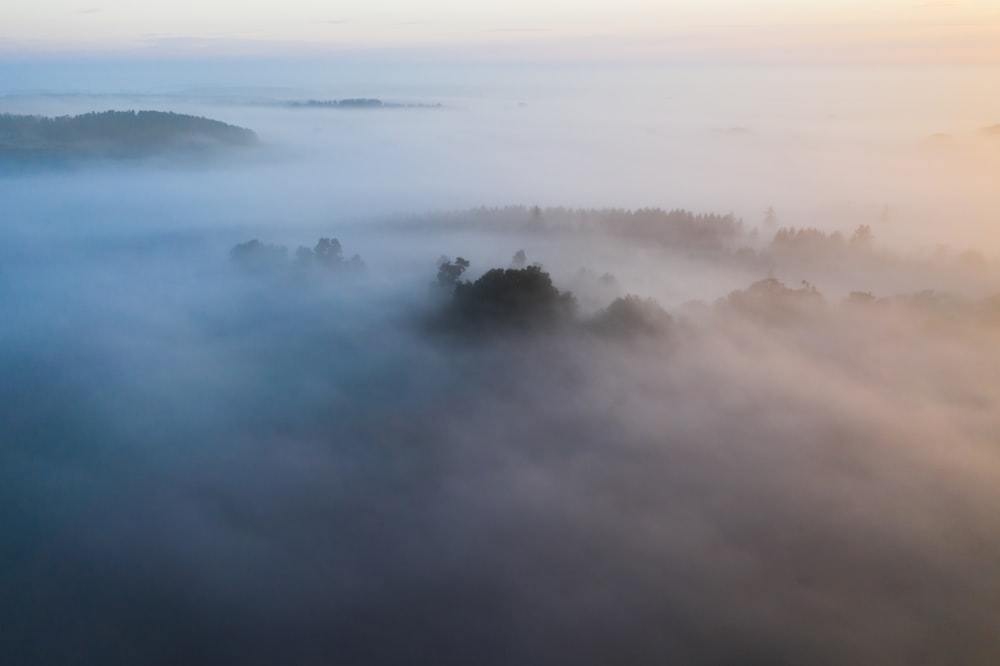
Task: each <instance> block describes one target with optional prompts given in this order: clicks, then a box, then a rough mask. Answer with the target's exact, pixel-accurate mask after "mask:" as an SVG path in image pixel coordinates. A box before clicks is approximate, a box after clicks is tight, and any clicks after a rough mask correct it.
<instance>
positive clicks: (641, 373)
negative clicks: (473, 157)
mask: <svg viewBox="0 0 1000 666" xmlns="http://www.w3.org/2000/svg"><path fill="white" fill-rule="evenodd" d="M341 231H343V230H341ZM230 233H236V232H230ZM399 233H400V232H398V231H396V232H391V233H389V232H386V233H385V235H384V236H382V237H381V238H382V240H381V241H380V243H381V245H382V248H381V252H380V249H379V245H378V244H376V243H375V242H374V241H373V236H370V235H369V236H365V235H362V234H359V235H358V237H357V238H353V237H351V236H347V235H343V234H341V235H340V236H339V237H338V238H337V239H335V238H332V237H324V238H321V239H320V240H318V241H316V240H315V238H314V239H313V241H307V242H306V244H305V245H304V246H303V248H302V251H300V250H295V251H292V250H291V249H290V248H289V249H285V250H282V246H281V245H276V244H273V243H272V241H274V240H278V241H281V240H283V239H282V238H281V237H280V236H278V237H277V238H275V237H271V238H265V239H264V240H260V241H257V243H252V242H247V241H240V242H239V243H237V244H233V245H232V246H231V248H232V253H229V252H227V251H226V250H225V249H222V250H219V249H218V248H217V247H216V246H217V245H219V243H218V242H217V241H215V240H213V239H211V238H208V239H206V240H204V241H203V242H200V243H183V244H179V245H178V244H174V245H172V246H169V245H165V244H161V243H155V244H152V245H145V246H140V247H141V248H144V249H143V250H142V251H138V249H137V248H136V247H134V246H130V245H128V244H125V245H116V246H115V245H113V246H107V245H105V246H103V247H104V250H103V251H102V252H101V253H96V252H94V250H95V249H96V248H95V246H92V245H83V246H78V247H77V249H76V251H69V252H63V253H52V252H49V251H48V248H39V251H38V252H33V253H32V254H31V256H30V257H29V256H22V261H21V262H14V263H13V264H11V263H7V264H6V265H5V269H4V270H5V272H4V276H5V277H4V279H3V281H2V282H0V284H2V285H3V292H2V297H3V302H4V303H5V307H6V310H7V312H8V313H10V315H11V318H10V321H11V322H13V323H14V325H13V326H9V327H6V328H5V330H4V332H3V334H2V336H0V364H2V368H3V373H0V377H2V379H0V396H2V399H0V409H2V420H3V423H4V424H5V428H4V431H5V433H6V435H5V438H6V444H5V446H4V447H3V449H2V452H0V456H2V462H3V465H2V467H0V469H2V470H3V473H2V474H3V483H2V484H0V489H2V490H0V494H2V497H3V499H4V503H5V504H6V505H7V506H8V507H10V510H9V511H7V512H4V514H3V517H2V519H0V520H2V521H3V528H4V532H5V533H6V534H8V535H11V539H10V543H11V544H13V547H12V548H8V549H5V550H4V554H3V556H2V558H3V567H2V568H0V571H2V572H3V573H2V574H0V588H2V591H3V595H2V597H0V598H2V599H4V602H3V603H2V604H0V623H2V625H3V628H4V631H2V632H0V651H2V653H3V654H4V655H5V656H6V657H7V658H9V659H11V660H12V661H13V662H15V663H22V664H43V663H59V662H63V661H66V660H67V659H70V660H72V661H73V662H74V663H80V664H99V663H107V662H108V661H109V660H111V661H114V660H118V659H126V660H131V659H133V658H135V659H141V660H143V661H144V662H147V663H164V664H167V663H177V662H178V661H184V662H187V663H196V664H197V663H218V662H219V661H234V662H239V663H246V664H265V663H274V662H275V661H281V660H286V661H287V660H293V661H297V662H304V663H310V662H326V661H351V662H356V663H372V664H382V663H385V664H389V663H399V662H400V661H406V660H418V661H424V660H432V661H436V662H437V663H445V664H450V663H455V664H459V663H470V662H476V663H487V664H490V663H497V664H500V663H510V662H511V661H518V662H521V663H594V664H603V663H609V662H621V661H623V660H624V661H628V662H630V663H639V664H646V663H648V664H661V663H664V662H666V661H680V662H684V663H692V664H723V663H747V662H750V663H755V662H759V663H804V662H813V663H815V662H825V663H834V664H851V663H872V662H879V663H887V664H893V663H898V664H904V663H905V664H943V663H949V662H950V661H951V660H953V659H954V658H955V655H961V658H962V661H963V662H964V663H969V664H990V663H993V662H994V661H995V658H996V655H997V653H998V652H997V650H998V649H1000V646H998V644H997V640H996V636H997V631H996V629H997V627H996V626H995V621H994V615H993V614H992V613H991V611H990V609H991V608H992V604H993V600H994V599H995V598H996V595H997V594H998V593H1000V590H998V589H996V583H995V581H997V580H1000V576H998V575H997V574H998V573H1000V572H998V571H997V562H998V561H1000V558H998V555H1000V532H998V530H997V528H996V525H995V520H994V516H995V515H996V509H997V508H998V506H1000V494H998V491H997V485H996V483H995V479H996V476H997V474H998V473H1000V459H998V455H1000V451H998V450H997V448H996V441H997V440H998V434H1000V433H998V431H997V428H998V424H997V422H996V419H995V415H994V413H993V412H994V410H993V409H992V405H994V404H996V401H997V400H998V399H1000V394H998V384H997V382H996V374H995V372H994V371H995V370H996V369H997V368H1000V358H998V356H997V349H1000V347H998V345H996V341H997V336H998V335H1000V328H998V327H1000V320H998V318H997V312H996V308H995V307H994V308H993V310H989V309H988V308H987V304H984V303H979V302H971V301H970V302H969V304H968V309H962V308H958V309H955V308H952V307H951V306H950V305H949V306H947V307H939V305H940V304H938V303H935V302H933V299H931V301H929V302H926V301H922V300H920V299H919V298H912V299H906V298H901V299H889V300H888V301H880V300H879V299H878V298H876V297H874V296H872V297H870V298H867V297H865V296H864V295H857V296H854V297H852V298H849V299H848V300H847V301H846V302H840V300H838V299H833V298H829V297H826V296H824V294H822V293H821V292H820V290H818V289H816V288H815V287H811V286H809V285H805V286H788V285H786V284H782V283H781V282H779V281H777V280H774V279H766V278H765V279H763V280H758V281H755V282H751V283H748V284H744V285H743V286H742V288H740V289H737V290H733V291H732V292H728V291H722V292H719V293H717V294H716V296H715V297H714V298H712V299H709V300H708V301H707V302H705V303H703V304H701V305H699V304H688V305H686V306H684V307H669V308H663V307H661V306H659V305H658V304H656V303H653V302H649V301H647V300H645V299H644V298H630V297H627V295H626V293H623V292H625V291H626V290H627V289H628V286H627V285H623V284H622V283H621V281H620V280H621V279H620V278H615V277H614V276H612V277H613V278H614V279H611V280H607V279H606V280H603V281H601V280H600V279H599V278H596V277H595V280H594V283H593V285H592V286H593V289H606V290H607V291H605V292H603V293H604V300H603V301H602V303H603V305H602V306H601V307H599V308H597V309H596V310H593V311H588V310H586V309H585V308H580V307H579V303H577V305H576V307H571V306H570V304H571V303H572V301H573V300H576V299H580V300H582V299H583V296H584V293H583V287H582V286H581V285H577V288H576V290H575V291H574V294H573V295H572V299H571V298H570V297H568V296H567V294H566V292H567V287H568V286H569V285H568V284H567V283H564V282H563V281H562V280H560V279H557V278H555V277H553V275H550V274H549V272H548V269H547V268H546V267H545V266H541V267H539V266H533V265H532V262H533V261H534V260H535V258H536V257H540V256H544V255H545V253H547V252H549V251H550V248H551V247H553V246H552V245H549V244H547V243H546V242H544V238H543V237H542V236H539V237H538V242H537V243H534V244H533V243H531V240H532V238H534V236H533V235H532V234H530V233H526V234H523V235H522V236H520V237H518V238H517V241H518V242H519V243H524V245H523V250H524V251H523V252H520V253H518V252H511V253H510V254H509V255H508V257H507V259H506V260H505V261H504V262H503V263H500V264H497V263H495V262H490V261H488V260H485V259H482V257H488V256H489V255H490V253H491V250H490V248H492V247H493V246H494V240H495V237H493V236H489V237H487V238H485V239H484V238H483V237H482V236H480V238H481V244H480V245H473V244H472V242H471V240H472V238H475V236H474V235H473V236H470V235H464V236H449V235H448V234H445V233H438V234H435V235H433V236H432V237H430V238H427V241H428V244H429V245H437V246H438V247H439V248H440V251H447V252H451V251H452V250H451V249H449V248H451V247H454V246H455V245H459V244H464V245H465V246H466V247H465V249H462V250H461V252H462V256H463V257H467V259H465V260H463V261H459V259H458V257H457V256H455V255H452V256H454V257H455V258H453V259H443V260H441V261H435V258H436V257H435V256H434V255H433V254H432V253H429V252H426V251H424V250H423V249H422V248H421V247H419V246H413V245H412V244H409V243H405V242H402V241H403V239H402V238H401V237H400V236H399V235H398V234H399ZM425 233H427V232H426V231H425ZM400 245H404V246H406V247H407V248H408V252H409V253H411V254H413V255H414V257H413V264H412V265H411V264H408V263H406V262H401V261H398V260H397V259H396V258H395V257H396V256H397V254H396V253H398V252H399V251H400V249H399V247H400ZM556 245H559V244H556ZM446 246H447V247H446ZM292 247H294V245H293V246H292ZM355 250H359V251H362V252H363V253H361V254H360V256H358V257H357V258H356V259H354V258H353V257H354V254H355ZM382 253H389V254H390V256H392V257H393V259H392V260H390V261H386V260H385V259H384V258H380V254H382ZM662 256H663V258H664V259H665V258H666V257H668V256H669V254H666V253H665V254H663V255H662ZM607 268H608V269H611V270H617V271H618V272H622V273H627V271H622V269H623V268H624V267H623V266H614V265H609V266H607ZM15 276H17V277H18V279H17V280H14V279H12V278H13V277H15ZM524 278H527V279H524ZM878 287H879V286H878V285H872V289H873V290H874V291H875V292H876V293H878V291H879V289H878ZM616 304H617V305H616ZM984 308H987V309H984ZM943 627H947V628H948V629H947V630H944V629H942V628H943Z"/></svg>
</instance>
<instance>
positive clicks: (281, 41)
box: [0, 0, 1000, 62]
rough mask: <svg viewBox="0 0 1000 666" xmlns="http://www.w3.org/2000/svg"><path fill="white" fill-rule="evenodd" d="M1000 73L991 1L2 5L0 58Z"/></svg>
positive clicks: (24, 1)
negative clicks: (814, 62)
mask: <svg viewBox="0 0 1000 666" xmlns="http://www.w3.org/2000/svg"><path fill="white" fill-rule="evenodd" d="M441 47H449V48H456V47H457V48H468V49H472V50H479V51H481V52H486V53H490V52H494V53H497V54H501V55H502V54H503V53H504V52H509V53H522V54H527V55H529V56H530V55H541V56H544V55H546V54H549V55H563V56H567V57H599V56H611V57H614V56H625V57H629V56H646V55H657V54H660V55H665V56H677V55H680V56H683V55H689V54H696V55H697V54H705V53H709V54H711V53H716V54H718V53H722V54H731V55H733V56H734V57H736V56H740V57H750V58H753V57H760V56H762V55H763V56H764V57H774V58H779V59H795V58H797V57H808V58H812V59H818V60H826V59H833V60H845V59H846V60H862V61H863V60H866V59H875V60H888V61H908V60H918V61H919V60H921V59H925V60H932V61H967V62H997V61H1000V0H966V1H947V0H946V1H937V2H936V1H933V0H931V1H921V0H911V1H900V0H872V1H869V2H855V1H854V0H812V1H809V0H798V1H792V0H760V1H758V2H747V1H740V0H697V1H694V0H673V1H662V2H653V1H651V0H615V1H614V2H607V1H606V0H605V1H602V2H596V1H594V0H507V1H506V2H504V3H497V2H476V1H475V0H422V1H420V2H415V1H412V0H411V1H407V0H342V1H340V2H337V3H329V2H320V1H318V0H283V1H282V2H280V3H275V2H273V0H268V1H266V2H265V1H262V0H172V1H171V2H141V3H140V2H136V1H135V0H2V2H0V52H4V53H8V54H10V53H22V54H23V53H38V52H63V53H65V52H95V51H100V52H109V51H111V52H126V53H128V52H135V51H145V52H151V53H157V54H164V55H170V54H177V55H185V54H198V55H207V54H212V53H216V54H220V55H269V54H295V53H308V54H314V53H316V52H317V51H337V50H343V49H358V48H363V49H384V48H441Z"/></svg>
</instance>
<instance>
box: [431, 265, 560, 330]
mask: <svg viewBox="0 0 1000 666" xmlns="http://www.w3.org/2000/svg"><path fill="white" fill-rule="evenodd" d="M575 310H576V301H575V300H574V298H573V295H572V294H570V293H569V292H560V291H559V290H558V289H556V288H555V287H554V286H553V284H552V279H551V277H550V276H549V274H548V273H546V272H545V271H543V270H542V268H541V267H540V266H527V267H525V268H494V269H492V270H489V271H487V272H486V273H485V274H483V276H482V277H480V278H479V279H478V280H476V281H475V282H459V283H458V284H457V285H455V291H454V294H453V296H452V299H451V302H450V303H449V304H448V307H447V310H446V314H447V317H446V319H447V320H448V321H449V322H451V323H453V324H455V325H457V326H459V327H466V328H474V329H480V330H485V329H510V328H520V329H525V328H538V327H542V326H548V325H553V324H556V323H559V322H563V321H567V320H569V319H571V318H572V316H573V313H574V312H575Z"/></svg>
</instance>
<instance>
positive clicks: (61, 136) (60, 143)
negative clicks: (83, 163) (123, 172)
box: [0, 111, 257, 161]
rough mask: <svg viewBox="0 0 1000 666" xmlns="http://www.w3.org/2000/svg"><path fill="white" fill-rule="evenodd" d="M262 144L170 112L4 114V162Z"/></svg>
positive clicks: (250, 135) (0, 139)
mask: <svg viewBox="0 0 1000 666" xmlns="http://www.w3.org/2000/svg"><path fill="white" fill-rule="evenodd" d="M256 143H257V135H256V134H255V133H254V132H252V131H251V130H248V129H244V128H242V127H236V126H234V125H228V124H226V123H223V122H220V121H218V120H210V119H208V118H201V117H197V116H188V115H184V114H180V113H170V112H165V111H104V112H100V113H85V114H83V115H79V116H61V117H58V118H48V117H45V116H24V115H12V114H0V159H2V160H3V161H11V160H14V161H21V160H26V161H46V160H59V159H74V158H91V157H99V158H101V157H103V158H123V157H146V156H153V155H160V154H168V153H176V152H183V153H191V152H196V153H204V152H211V151H214V150H218V149H222V148H229V147H237V146H252V145H255V144H256Z"/></svg>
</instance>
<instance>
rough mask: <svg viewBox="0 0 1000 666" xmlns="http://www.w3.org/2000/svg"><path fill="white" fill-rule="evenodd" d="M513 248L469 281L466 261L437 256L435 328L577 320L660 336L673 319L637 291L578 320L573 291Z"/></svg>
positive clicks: (539, 325)
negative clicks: (506, 260)
mask: <svg viewBox="0 0 1000 666" xmlns="http://www.w3.org/2000/svg"><path fill="white" fill-rule="evenodd" d="M526 262H527V258H526V257H525V255H524V251H523V250H518V252H517V253H516V254H515V255H514V257H513V259H512V261H511V267H509V268H492V269H490V270H488V271H486V272H485V273H484V274H483V275H482V276H480V277H479V278H478V279H476V280H475V281H469V280H462V276H463V274H464V273H465V271H466V270H467V269H468V268H469V265H470V262H469V261H468V260H467V259H463V258H462V257H458V258H456V259H455V260H454V261H451V260H450V259H447V258H443V259H442V261H440V262H439V264H438V274H437V282H436V283H435V287H436V288H437V289H438V290H439V291H440V292H441V293H442V294H443V295H444V296H445V301H444V307H443V310H442V313H441V316H440V318H439V320H438V323H439V324H440V327H441V328H445V329H447V330H451V331H458V332H462V333H472V334H477V335H479V334H483V333H490V332H504V331H512V330H520V331H525V330H541V329H548V328H553V327H558V326H567V325H571V324H578V323H582V325H583V327H584V328H585V329H588V330H591V331H593V332H595V333H598V334H601V335H607V336H614V337H631V336H637V335H649V336H662V335H665V334H666V333H668V331H669V330H670V327H671V326H672V324H673V319H672V318H671V316H670V315H669V314H668V313H667V312H666V311H665V310H664V309H663V308H662V307H660V305H659V304H658V303H656V301H654V300H652V299H643V298H639V297H638V296H631V295H629V296H625V297H621V298H616V299H615V300H614V301H612V303H611V304H610V305H609V306H608V307H607V308H605V309H604V310H601V311H600V312H598V313H597V314H596V315H594V316H593V317H591V318H589V319H587V320H584V321H583V322H580V321H579V320H578V319H577V318H576V313H577V304H576V299H575V298H574V297H573V294H572V293H570V292H568V291H560V290H559V289H558V288H556V287H555V286H554V285H553V283H552V278H551V276H550V275H549V274H548V273H547V272H546V271H545V270H544V269H543V268H542V267H541V266H540V265H538V264H531V265H527V263H526Z"/></svg>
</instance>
